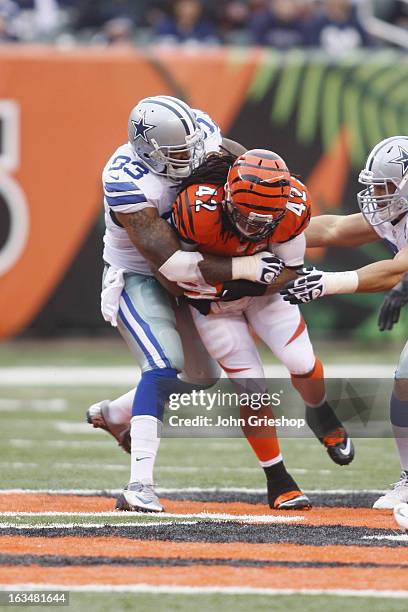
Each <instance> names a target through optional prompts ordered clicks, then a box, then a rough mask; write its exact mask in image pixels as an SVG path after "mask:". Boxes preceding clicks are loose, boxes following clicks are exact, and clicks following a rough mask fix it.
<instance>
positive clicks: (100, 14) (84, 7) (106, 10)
mask: <svg viewBox="0 0 408 612" xmlns="http://www.w3.org/2000/svg"><path fill="white" fill-rule="evenodd" d="M75 4H76V10H75V15H74V19H73V24H72V25H73V27H74V29H76V30H83V29H90V30H92V29H96V28H102V27H103V26H104V24H105V23H106V22H107V21H109V20H111V19H116V18H117V17H126V18H128V19H131V20H132V22H133V23H138V24H140V23H141V21H142V18H143V14H144V13H145V12H146V10H147V7H148V0H137V1H135V0H76V2H75Z"/></svg>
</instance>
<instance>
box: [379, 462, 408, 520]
mask: <svg viewBox="0 0 408 612" xmlns="http://www.w3.org/2000/svg"><path fill="white" fill-rule="evenodd" d="M403 503H408V471H404V470H403V471H402V472H401V476H400V479H399V481H398V482H396V483H395V484H393V485H392V489H391V491H387V492H386V493H385V494H384V495H382V496H381V497H379V498H378V499H377V501H375V502H374V504H373V508H375V509H376V510H392V509H393V508H395V506H397V505H398V504H403Z"/></svg>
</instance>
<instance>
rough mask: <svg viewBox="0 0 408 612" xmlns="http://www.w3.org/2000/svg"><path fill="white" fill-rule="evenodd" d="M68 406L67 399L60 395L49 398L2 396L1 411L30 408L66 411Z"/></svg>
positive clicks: (45, 410)
mask: <svg viewBox="0 0 408 612" xmlns="http://www.w3.org/2000/svg"><path fill="white" fill-rule="evenodd" d="M67 408H68V402H67V400H66V399H62V398H59V397H55V398H48V399H33V398H28V399H16V398H6V397H2V398H0V413H1V412H20V411H22V410H29V411H31V412H64V411H65V410H67Z"/></svg>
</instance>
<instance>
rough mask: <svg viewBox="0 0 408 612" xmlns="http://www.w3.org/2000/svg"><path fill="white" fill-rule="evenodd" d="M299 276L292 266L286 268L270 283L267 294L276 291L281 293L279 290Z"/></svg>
mask: <svg viewBox="0 0 408 612" xmlns="http://www.w3.org/2000/svg"><path fill="white" fill-rule="evenodd" d="M297 276H298V275H297V274H296V272H295V271H294V270H291V269H290V268H285V269H284V270H283V272H281V273H280V274H279V276H278V278H276V279H275V280H274V281H273V282H272V283H271V284H270V285H268V287H267V289H266V292H265V295H273V294H274V293H279V291H281V290H282V289H283V288H284V286H285V285H286V284H287V283H289V282H290V281H292V280H294V279H295V278H297Z"/></svg>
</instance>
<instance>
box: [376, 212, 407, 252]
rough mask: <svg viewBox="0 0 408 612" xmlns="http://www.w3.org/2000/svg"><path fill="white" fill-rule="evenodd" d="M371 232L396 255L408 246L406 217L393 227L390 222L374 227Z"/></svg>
mask: <svg viewBox="0 0 408 612" xmlns="http://www.w3.org/2000/svg"><path fill="white" fill-rule="evenodd" d="M373 230H375V232H376V233H377V234H378V235H379V237H380V238H382V239H383V240H384V242H386V243H387V244H388V245H389V246H390V247H391V249H392V250H393V252H394V253H395V254H396V253H398V251H401V250H402V249H403V248H405V247H406V246H407V245H408V215H404V216H403V217H402V219H400V220H399V221H398V223H395V225H393V224H392V223H391V222H386V223H382V224H381V225H374V226H373Z"/></svg>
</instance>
